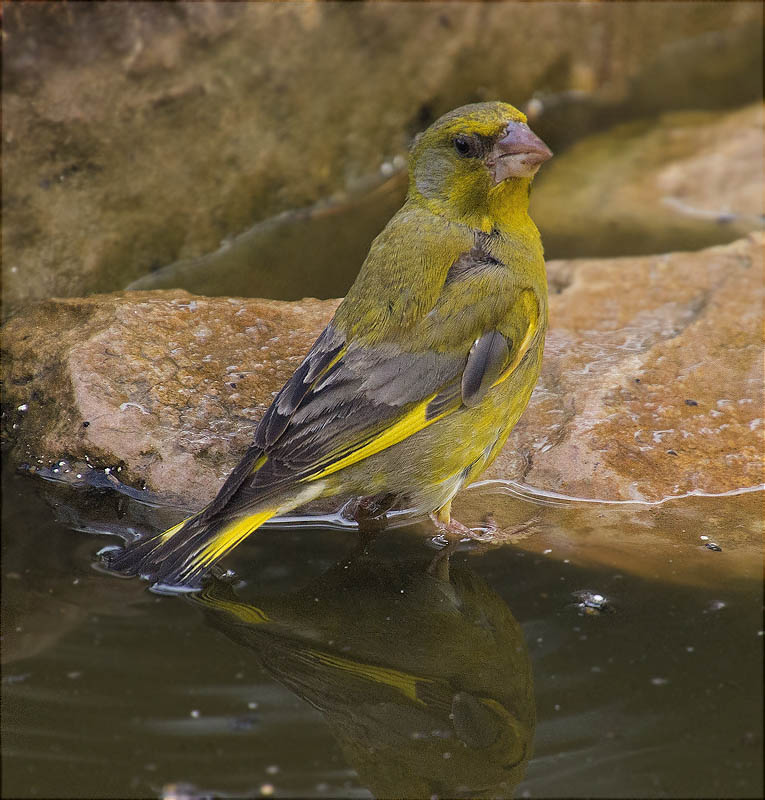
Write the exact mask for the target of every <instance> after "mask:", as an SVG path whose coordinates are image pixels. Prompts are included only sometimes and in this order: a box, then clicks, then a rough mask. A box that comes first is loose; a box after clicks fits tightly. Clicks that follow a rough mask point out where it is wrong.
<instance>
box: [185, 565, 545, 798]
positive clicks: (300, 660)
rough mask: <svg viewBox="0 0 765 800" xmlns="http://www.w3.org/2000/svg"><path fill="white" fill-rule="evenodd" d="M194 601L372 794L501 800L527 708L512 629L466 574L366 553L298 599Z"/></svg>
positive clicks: (521, 745) (227, 591)
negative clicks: (309, 710)
mask: <svg viewBox="0 0 765 800" xmlns="http://www.w3.org/2000/svg"><path fill="white" fill-rule="evenodd" d="M190 601H191V602H193V603H195V604H198V605H200V606H202V607H203V609H204V611H205V615H206V617H207V619H208V620H209V622H210V624H212V625H213V626H214V627H215V628H217V629H219V630H221V631H222V632H223V633H225V634H226V635H227V636H228V637H230V638H231V639H233V640H234V641H236V642H237V643H239V644H241V645H243V646H245V647H248V648H251V649H252V650H254V651H255V654H256V657H257V659H258V660H259V662H260V663H261V664H262V665H263V667H264V668H265V669H266V670H267V671H268V672H269V673H270V674H271V675H272V676H273V677H274V678H275V679H276V680H277V681H279V682H280V683H282V684H284V685H285V686H286V687H288V688H289V689H290V690H291V691H293V692H294V693H295V694H296V695H298V696H299V697H300V698H301V699H303V700H305V701H306V702H308V703H310V704H311V705H312V706H314V707H315V708H317V709H318V710H320V711H321V712H322V714H323V715H324V716H325V718H326V720H327V722H328V723H329V726H330V728H331V730H332V732H333V734H334V735H335V737H336V738H337V740H338V742H339V744H340V746H341V747H342V749H343V751H344V753H345V756H346V758H347V759H348V761H349V763H350V764H351V765H352V766H353V767H354V768H355V769H356V770H357V772H358V773H359V776H360V778H361V781H362V782H363V783H364V784H365V785H366V786H367V787H368V788H369V789H370V790H371V791H372V792H373V793H374V794H375V795H376V796H378V797H392V796H396V797H402V796H403V797H428V798H430V797H433V796H437V797H507V796H510V794H511V793H512V789H513V787H514V786H515V785H516V784H517V783H518V782H519V781H520V780H521V778H522V777H523V773H524V770H525V767H526V764H527V762H528V759H529V756H530V754H531V747H532V740H533V733H534V725H535V705H534V697H533V686H532V677H531V663H530V660H529V656H528V652H527V650H526V645H525V642H524V639H523V634H522V631H521V628H520V626H519V625H518V623H517V622H516V620H515V619H514V617H513V615H512V614H511V613H510V610H509V609H508V607H507V606H506V605H505V603H504V602H503V601H502V599H501V598H500V597H499V596H498V595H497V594H496V593H495V592H494V591H493V590H492V589H491V588H490V587H489V586H488V585H487V584H486V583H485V582H484V581H483V580H482V579H481V578H479V577H478V576H477V575H476V574H475V573H474V572H472V571H471V570H470V569H468V568H466V567H462V566H454V565H449V564H448V563H447V562H446V560H445V559H444V560H443V561H441V562H440V563H439V564H438V574H431V572H429V571H428V564H427V562H426V561H421V560H413V559H412V560H408V561H405V562H397V563H392V562H390V561H384V560H381V559H376V558H373V557H371V556H369V555H368V554H367V553H366V552H365V553H364V554H358V555H357V556H355V557H354V558H352V559H350V560H348V561H343V562H340V563H338V564H336V565H335V566H334V567H332V568H331V569H330V570H328V571H327V572H326V573H324V574H323V575H322V576H321V577H320V578H319V579H318V580H316V581H314V582H313V583H312V584H310V585H309V586H307V587H306V588H304V589H301V590H299V591H296V592H294V593H290V594H287V595H283V596H278V597H270V598H267V599H262V600H255V601H254V602H245V601H243V600H242V599H240V598H239V597H237V595H236V594H235V592H234V590H233V589H232V588H231V587H230V586H229V585H228V584H226V583H223V582H221V581H215V582H213V583H211V584H210V585H209V586H208V587H207V588H206V590H205V591H204V592H203V593H201V594H200V595H196V596H193V597H192V598H190Z"/></svg>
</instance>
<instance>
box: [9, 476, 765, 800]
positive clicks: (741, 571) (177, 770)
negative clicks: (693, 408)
mask: <svg viewBox="0 0 765 800" xmlns="http://www.w3.org/2000/svg"><path fill="white" fill-rule="evenodd" d="M465 498H466V500H465V501H464V502H463V505H464V506H465V514H467V515H468V516H469V515H470V513H471V512H470V509H476V508H481V507H483V508H486V509H490V510H492V511H494V512H495V514H497V516H498V517H499V519H500V521H501V524H502V526H503V527H505V526H506V525H508V524H510V522H511V521H512V520H515V521H517V522H522V521H523V520H528V519H529V518H531V517H537V518H538V519H537V521H536V523H535V525H534V527H533V531H532V533H531V534H530V535H528V536H526V537H525V538H518V539H516V540H515V541H513V542H511V543H509V544H504V545H502V546H483V547H475V546H472V547H471V548H470V549H469V550H466V551H463V550H460V551H458V552H457V553H455V554H452V555H451V556H450V557H449V559H448V560H447V559H445V558H442V559H441V560H440V561H438V562H437V563H435V564H434V563H433V559H434V557H435V556H436V554H437V553H438V552H439V551H438V550H437V549H435V547H434V545H433V543H432V542H431V540H430V536H431V535H432V531H429V530H428V529H427V527H426V526H424V525H421V526H411V527H408V528H400V529H395V530H391V531H388V532H384V533H382V534H380V535H378V536H377V537H376V538H375V539H373V540H371V541H369V542H361V541H360V540H359V537H358V536H357V534H356V533H354V532H350V531H341V530H324V529H319V528H315V529H311V528H297V527H296V528H286V529H285V528H282V529H269V530H263V531H261V532H259V533H258V535H257V536H254V537H252V538H251V539H250V540H249V541H248V542H247V543H245V544H244V545H243V546H241V547H240V548H238V549H237V551H236V552H235V553H234V555H233V556H232V557H231V558H229V559H227V562H226V566H227V567H230V568H232V569H233V570H235V572H236V577H235V578H229V579H228V580H227V581H226V582H223V581H218V582H216V583H214V584H212V585H211V587H210V588H209V589H208V591H207V592H206V593H205V594H204V595H202V596H201V597H200V596H196V597H163V596H157V595H154V594H151V593H149V592H147V591H146V589H145V585H144V584H142V583H140V582H139V581H136V580H124V579H118V578H115V577H113V576H111V575H106V574H102V573H101V572H98V571H96V570H95V569H94V568H93V567H92V562H93V561H94V556H95V553H96V552H97V551H98V549H99V548H101V547H102V546H104V545H105V544H110V543H114V542H115V541H119V540H115V538H114V537H113V536H112V537H110V536H105V535H99V534H98V533H96V532H97V531H103V530H105V529H109V530H123V531H124V530H133V531H136V530H139V531H146V530H148V527H149V526H150V525H151V523H152V519H155V518H156V515H157V513H158V512H155V511H153V510H152V509H150V508H147V507H145V506H143V505H141V504H140V503H137V502H136V501H134V500H130V499H128V498H125V497H122V496H120V495H118V494H116V493H115V492H111V491H106V490H92V491H90V492H83V491H82V490H73V489H71V488H63V487H56V486H53V485H51V484H49V483H44V482H42V481H40V480H31V479H29V478H24V477H20V476H17V475H13V474H8V475H6V477H5V486H4V500H5V502H4V520H3V523H4V537H3V552H2V571H3V584H2V585H3V607H4V614H3V651H2V652H3V658H4V665H3V714H2V725H3V734H4V738H3V746H4V751H5V754H4V761H3V777H2V784H3V795H4V796H24V797H50V796H58V797H89V796H99V797H105V796H108V797H145V796H154V797H167V798H169V797H182V796H184V797H209V796H216V797H241V796H261V795H262V796H268V795H273V796H301V797H369V796H371V794H372V793H374V794H376V795H377V796H407V797H430V796H431V795H433V794H437V795H439V796H443V797H447V796H448V797H455V796H491V797H509V796H511V795H513V794H515V796H519V797H525V796H534V797H538V796H545V797H549V796H566V797H571V796H602V797H616V796H620V797H626V796H652V797H663V796H696V797H743V796H751V797H755V796H760V794H761V792H762V766H761V750H762V740H761V730H762V724H761V720H762V683H761V675H762V672H761V669H762V641H763V640H762V621H761V619H762V617H761V613H762V593H761V582H760V581H761V577H760V576H761V555H760V549H759V541H760V539H759V533H758V528H759V527H760V525H761V521H760V508H761V501H762V496H761V494H758V493H751V494H744V495H739V496H734V497H727V498H699V497H692V498H687V499H685V500H674V501H670V502H668V503H665V504H663V505H661V506H655V507H650V506H639V505H627V504H621V505H618V506H609V505H604V504H597V503H595V504H581V503H578V504H577V503H570V502H565V501H557V500H556V501H554V502H553V503H551V502H549V498H548V499H547V501H545V499H544V498H532V500H523V499H518V498H517V497H514V496H512V495H510V494H508V487H503V486H499V485H497V484H489V485H486V486H483V487H478V488H477V489H473V490H470V491H469V492H467V493H466V494H465ZM52 509H53V511H52ZM54 511H55V515H56V516H57V517H58V518H59V521H54V519H53V517H54V513H53V512H54ZM468 521H470V520H468ZM83 529H89V530H90V531H91V533H85V532H83ZM704 536H706V537H709V538H708V539H703V538H700V537H704ZM709 542H714V543H716V544H717V545H718V546H719V547H721V548H722V549H721V550H719V551H716V550H711V549H708V548H707V547H706V546H705V545H706V544H708V543H709ZM429 566H430V571H428V569H429ZM583 592H586V593H588V594H583ZM597 595H600V596H601V597H600V598H598V597H597ZM535 720H536V722H535ZM532 753H533V754H532ZM529 756H530V758H529ZM527 759H529V760H528V764H526V760H527ZM524 772H525V775H524ZM516 784H517V785H516Z"/></svg>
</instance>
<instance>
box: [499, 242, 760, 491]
mask: <svg viewBox="0 0 765 800" xmlns="http://www.w3.org/2000/svg"><path fill="white" fill-rule="evenodd" d="M764 242H765V237H764V236H763V234H760V233H757V234H751V235H750V236H749V237H748V238H746V239H741V240H739V241H737V242H734V243H732V244H730V245H724V246H720V247H713V248H709V249H707V250H702V251H700V252H698V253H672V254H665V255H655V256H643V257H639V258H619V259H592V260H585V259H581V260H576V261H570V262H567V261H559V262H553V263H551V264H550V265H549V267H550V270H549V271H550V277H551V287H550V288H551V292H552V296H551V303H550V330H549V333H548V336H547V344H546V347H545V359H544V366H543V369H542V375H541V378H540V381H539V384H538V385H537V388H536V391H535V393H534V396H533V397H532V401H531V404H530V407H529V409H528V410H527V412H526V414H525V415H524V416H523V417H522V418H521V421H520V423H519V424H518V426H517V427H516V429H515V431H514V432H513V434H512V435H511V438H510V440H509V443H508V445H507V446H506V447H505V449H504V450H503V452H502V453H501V454H500V457H499V458H498V460H497V461H496V462H495V463H494V465H493V466H492V467H491V468H490V470H489V472H488V473H487V477H493V478H505V477H512V476H513V475H515V476H522V477H521V480H523V482H525V483H527V484H529V485H531V486H535V487H538V488H542V489H547V490H552V491H558V492H563V493H567V494H571V495H575V496H578V497H592V498H598V499H625V500H626V499H641V500H659V499H661V498H663V497H668V496H674V495H679V494H685V493H687V492H692V491H702V492H725V491H732V490H735V489H739V488H744V487H750V486H755V485H757V484H759V483H760V482H761V481H762V457H761V453H762V362H761V358H762V348H761V342H760V322H761V315H762V302H763V283H762V246H763V243H764Z"/></svg>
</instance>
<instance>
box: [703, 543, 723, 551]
mask: <svg viewBox="0 0 765 800" xmlns="http://www.w3.org/2000/svg"><path fill="white" fill-rule="evenodd" d="M704 547H706V548H707V550H714V551H715V553H721V552H722V547H720V545H719V544H715V543H714V542H707V543H706V544H705V545H704Z"/></svg>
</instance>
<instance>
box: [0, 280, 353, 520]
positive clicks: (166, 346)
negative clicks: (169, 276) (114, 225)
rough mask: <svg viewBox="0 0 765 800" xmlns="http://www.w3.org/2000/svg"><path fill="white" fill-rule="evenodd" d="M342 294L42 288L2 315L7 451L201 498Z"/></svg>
mask: <svg viewBox="0 0 765 800" xmlns="http://www.w3.org/2000/svg"><path fill="white" fill-rule="evenodd" d="M337 302H338V301H336V300H327V301H319V300H310V299H309V300H303V301H302V302H300V303H284V302H280V301H277V300H271V301H263V300H247V301H243V300H237V299H233V298H232V299H225V300H224V299H209V298H204V297H193V296H192V295H189V294H187V293H186V292H179V291H174V292H126V293H122V294H115V295H105V296H100V295H95V296H92V297H89V298H86V299H72V300H49V301H45V302H43V303H41V304H39V305H37V306H35V307H33V308H32V309H30V310H29V311H28V312H26V313H25V314H23V315H20V316H17V317H15V318H13V319H12V320H10V321H9V322H8V323H7V324H6V325H5V327H4V335H3V348H4V351H3V364H4V367H3V368H4V383H5V397H4V401H5V403H6V406H7V409H8V410H7V416H6V420H5V422H6V427H7V428H8V429H9V433H10V436H11V438H12V439H13V440H14V441H15V442H16V443H17V444H16V448H15V459H16V460H17V461H20V462H24V463H27V464H29V465H30V466H32V467H35V466H44V467H47V468H50V469H57V470H60V472H61V473H63V472H64V471H65V470H66V471H68V473H70V477H71V478H73V479H74V478H75V477H76V475H77V473H78V472H80V473H81V472H82V471H84V470H87V469H88V468H89V465H98V466H99V467H100V468H102V469H103V468H107V469H108V470H109V472H110V473H111V474H113V475H114V476H119V479H120V480H121V481H123V482H126V483H133V484H134V485H138V486H142V485H146V486H147V487H148V488H149V489H152V490H155V491H157V492H160V493H163V494H165V495H169V496H173V497H174V498H176V499H178V500H179V501H180V502H181V503H184V504H186V505H187V506H188V505H194V506H196V505H199V504H201V502H202V501H204V500H208V499H210V497H212V496H213V495H214V493H215V492H216V490H217V487H218V486H219V485H220V483H221V482H222V480H223V479H224V478H225V476H226V474H227V473H228V472H229V471H230V469H231V468H232V467H233V465H234V463H235V462H236V461H237V460H238V458H239V457H240V456H241V454H242V452H243V451H244V450H245V449H246V447H247V445H248V444H249V442H250V440H251V438H252V432H253V429H254V425H255V423H256V421H257V420H259V419H260V417H261V416H262V415H263V413H264V412H265V410H266V408H267V407H268V405H270V403H271V400H272V399H273V396H274V394H275V393H276V392H277V391H278V390H279V388H281V386H282V384H283V383H284V382H285V381H286V380H287V378H289V376H290V375H291V374H292V372H293V371H294V370H295V368H296V367H297V365H298V364H299V363H300V361H301V359H302V357H303V355H304V353H305V352H306V350H307V349H308V348H309V347H310V345H311V344H312V343H313V340H314V339H315V338H316V336H317V335H318V334H319V333H320V331H321V329H322V328H323V327H324V325H325V324H326V321H327V320H328V319H329V317H330V316H331V315H332V313H333V311H334V309H335V307H336V306H337ZM14 426H16V427H15V428H14ZM59 461H61V462H62V463H61V464H60V465H59Z"/></svg>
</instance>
